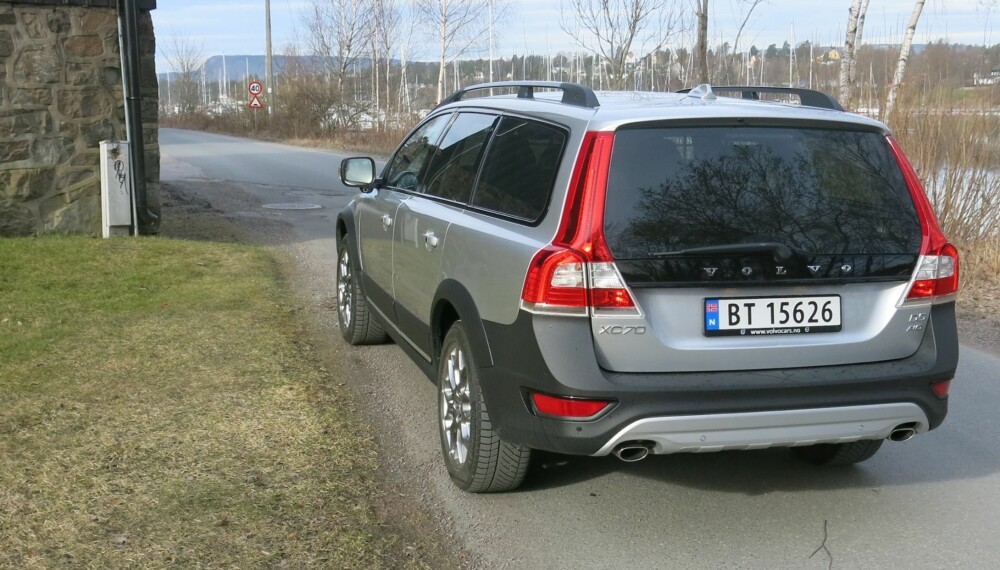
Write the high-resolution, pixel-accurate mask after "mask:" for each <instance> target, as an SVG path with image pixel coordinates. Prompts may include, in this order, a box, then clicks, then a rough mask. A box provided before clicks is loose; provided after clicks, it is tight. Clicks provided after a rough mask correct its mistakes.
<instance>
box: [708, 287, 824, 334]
mask: <svg viewBox="0 0 1000 570" xmlns="http://www.w3.org/2000/svg"><path fill="white" fill-rule="evenodd" d="M839 330H841V324H840V296H839V295H821V296H816V297H745V298H736V299H705V336H730V335H747V336H751V335H752V336H770V335H782V334H806V333H821V332H837V331H839Z"/></svg>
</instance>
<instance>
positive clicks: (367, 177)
mask: <svg viewBox="0 0 1000 570" xmlns="http://www.w3.org/2000/svg"><path fill="white" fill-rule="evenodd" d="M340 181H341V182H343V183H344V186H350V187H352V188H362V187H365V186H368V185H369V184H371V183H372V182H374V181H375V161H374V160H372V159H370V158H368V157H367V156H355V157H351V158H345V159H344V160H343V161H341V163H340Z"/></svg>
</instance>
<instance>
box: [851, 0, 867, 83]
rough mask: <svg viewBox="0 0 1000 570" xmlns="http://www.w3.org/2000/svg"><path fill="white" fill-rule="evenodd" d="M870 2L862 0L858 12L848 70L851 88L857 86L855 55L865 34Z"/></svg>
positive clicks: (856, 57) (856, 56) (856, 61)
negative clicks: (856, 28) (852, 53)
mask: <svg viewBox="0 0 1000 570" xmlns="http://www.w3.org/2000/svg"><path fill="white" fill-rule="evenodd" d="M870 1H871V0H864V2H862V3H861V11H860V12H858V33H857V35H856V36H855V37H854V57H852V58H851V68H850V70H848V71H849V73H850V82H851V86H852V87H853V86H854V85H856V84H857V75H858V73H857V72H858V55H857V54H858V51H860V50H861V39H862V38H863V37H864V32H865V14H867V13H868V2H870Z"/></svg>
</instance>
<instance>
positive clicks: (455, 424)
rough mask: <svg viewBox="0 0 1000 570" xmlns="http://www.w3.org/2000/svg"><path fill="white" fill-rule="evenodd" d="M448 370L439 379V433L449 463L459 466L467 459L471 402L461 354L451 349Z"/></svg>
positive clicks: (462, 354)
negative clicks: (442, 437)
mask: <svg viewBox="0 0 1000 570" xmlns="http://www.w3.org/2000/svg"><path fill="white" fill-rule="evenodd" d="M447 362H448V369H447V371H446V372H445V374H444V378H442V379H441V433H443V434H444V438H445V445H446V446H447V448H448V454H449V455H450V456H451V459H452V461H454V462H455V463H457V464H459V465H462V464H464V463H465V461H466V459H467V458H468V456H469V441H470V439H471V425H472V400H471V398H470V397H469V377H468V370H467V369H466V360H465V353H464V352H463V351H462V349H461V348H459V347H457V346H456V347H453V348H452V349H451V351H450V352H449V353H448V361H447Z"/></svg>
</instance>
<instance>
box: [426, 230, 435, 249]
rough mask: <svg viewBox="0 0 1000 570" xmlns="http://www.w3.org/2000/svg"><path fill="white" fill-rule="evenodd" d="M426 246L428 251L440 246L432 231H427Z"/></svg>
mask: <svg viewBox="0 0 1000 570" xmlns="http://www.w3.org/2000/svg"><path fill="white" fill-rule="evenodd" d="M424 245H425V246H427V251H430V250H432V249H434V248H435V247H437V246H438V237H437V236H436V235H434V232H432V231H431V230H427V233H425V234H424Z"/></svg>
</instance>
